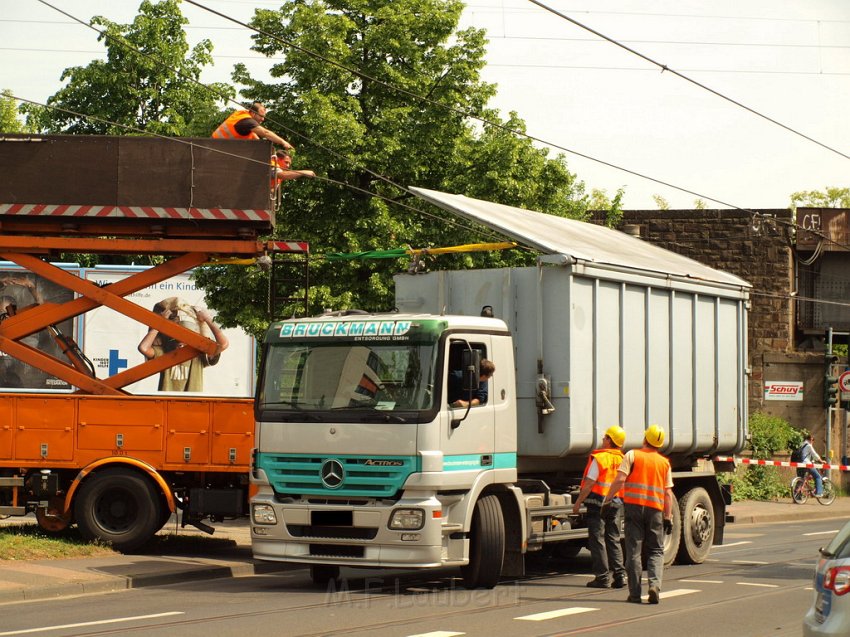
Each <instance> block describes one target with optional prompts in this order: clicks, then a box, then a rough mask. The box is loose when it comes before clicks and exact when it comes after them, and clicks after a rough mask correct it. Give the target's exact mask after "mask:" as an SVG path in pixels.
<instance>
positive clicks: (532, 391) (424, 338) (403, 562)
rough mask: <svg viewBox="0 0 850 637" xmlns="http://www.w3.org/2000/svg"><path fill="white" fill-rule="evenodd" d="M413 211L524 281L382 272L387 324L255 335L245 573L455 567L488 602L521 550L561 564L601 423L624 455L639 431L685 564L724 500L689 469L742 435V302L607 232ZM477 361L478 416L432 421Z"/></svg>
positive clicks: (735, 286)
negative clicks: (389, 303)
mask: <svg viewBox="0 0 850 637" xmlns="http://www.w3.org/2000/svg"><path fill="white" fill-rule="evenodd" d="M417 192H418V193H419V194H420V195H421V196H423V197H425V198H426V199H428V200H430V201H432V202H434V203H436V204H437V205H441V206H442V207H444V208H446V209H448V210H451V211H452V212H454V213H456V214H459V215H462V216H465V217H467V218H471V219H474V220H476V221H479V222H481V223H484V224H485V225H489V226H490V227H492V228H493V229H495V230H497V231H499V232H500V233H502V234H505V235H508V236H510V237H512V238H514V239H515V240H517V241H520V242H521V243H523V244H525V245H527V246H529V247H532V248H534V249H536V250H538V251H539V252H541V253H542V255H541V256H540V257H539V259H538V264H537V266H536V267H526V268H504V269H490V270H469V271H452V272H446V271H444V272H434V273H430V274H405V275H399V276H397V277H396V304H397V309H398V310H399V313H395V314H385V315H378V314H375V315H362V314H357V313H354V314H351V313H344V312H343V313H336V314H329V315H326V316H321V317H317V318H313V319H299V320H291V321H283V322H281V323H277V324H274V325H273V326H272V327H271V329H270V330H269V333H268V337H267V339H266V344H265V352H264V364H263V369H262V372H261V374H262V376H261V378H260V382H259V385H258V391H259V393H258V399H257V403H256V416H257V436H256V444H257V445H258V448H257V452H256V454H255V459H254V465H253V467H252V481H253V482H254V484H255V485H256V486H257V487H258V491H257V494H256V495H255V497H254V498H253V499H252V522H253V523H252V541H253V548H254V554H255V556H256V557H257V558H260V559H265V560H280V561H291V562H300V563H304V564H309V565H311V567H312V573H313V578H314V580H315V581H316V582H317V583H323V582H326V581H327V580H328V579H330V578H333V577H336V576H337V575H338V572H339V571H338V569H339V567H340V566H369V567H400V568H426V567H439V566H459V567H461V569H462V573H463V576H464V582H465V584H466V585H467V586H484V587H490V586H493V585H495V584H496V583H497V582H498V579H499V577H500V575H519V574H521V573H522V572H523V568H524V556H525V554H526V553H528V552H531V551H537V550H542V549H546V550H552V551H554V552H556V553H558V554H559V555H561V556H569V555H574V554H575V553H576V552H577V551H578V550H579V549H580V548H581V546H583V544H584V541H585V539H586V536H587V531H586V527H585V524H584V520H583V518H582V516H581V515H578V516H576V515H573V514H572V510H571V509H572V507H571V503H572V500H573V498H574V497H575V495H576V494H577V491H578V488H579V484H580V480H581V475H582V469H583V467H584V465H585V463H586V460H587V456H588V453H589V452H590V451H591V450H592V449H594V448H596V447H598V446H599V445H600V444H601V441H602V437H603V434H604V431H605V430H606V429H607V428H608V427H609V426H611V425H612V424H619V425H621V426H622V427H623V428H624V429H625V430H626V434H627V436H626V445H625V446H626V447H627V448H633V447H637V446H640V444H641V442H642V435H643V431H644V429H645V428H646V427H647V426H649V425H650V424H653V423H655V424H659V425H661V426H662V427H663V428H664V430H665V431H666V432H667V442H666V443H665V446H664V447H663V449H662V451H663V452H664V453H665V454H666V455H668V456H669V457H670V459H671V462H672V465H673V468H674V482H675V488H674V492H675V495H676V497H677V501H678V505H677V506H676V507H675V511H674V513H675V515H674V528H673V532H672V534H669V535H668V536H667V538H666V542H665V558H666V560H667V562H668V563H669V562H672V561H673V560H674V559H675V558H676V557H678V558H679V560H680V561H682V562H686V563H699V562H702V561H703V560H704V559H705V558H706V556H707V554H708V551H709V550H710V548H711V546H712V544H714V543H720V542H722V536H723V526H724V522H725V506H726V504H727V503H728V500H727V495H728V494H726V493H724V491H723V489H721V487H720V485H719V484H718V481H717V476H716V474H715V472H714V466H713V465H712V463H711V462H709V461H707V459H709V458H710V457H711V456H713V455H715V454H717V453H722V454H730V453H735V452H737V451H740V449H741V448H742V447H743V444H744V439H745V434H746V414H747V407H746V397H747V386H746V385H747V383H746V379H747V377H746V373H747V370H746V361H747V351H746V342H747V340H746V327H747V321H746V310H747V303H748V300H747V299H748V289H749V285H748V284H747V283H746V282H745V281H743V280H741V279H738V278H737V277H734V276H732V275H729V274H726V273H723V272H720V271H717V270H713V269H711V268H708V267H706V266H704V265H701V264H699V263H697V262H695V261H692V260H690V259H686V258H684V257H681V256H679V255H676V254H673V253H670V252H668V251H665V250H663V249H661V248H658V247H657V246H652V245H649V244H646V243H644V242H642V241H640V240H639V239H636V238H634V237H629V236H627V235H624V234H622V233H619V232H616V231H613V230H610V229H607V228H602V227H598V226H593V225H590V224H585V223H581V222H577V221H572V220H567V219H562V218H557V217H553V216H550V215H544V214H541V213H536V212H531V211H526V210H520V209H517V208H510V207H508V206H501V205H497V204H492V203H489V202H483V201H477V200H473V199H469V198H466V197H461V196H457V195H448V194H445V193H436V192H432V191H423V190H417ZM490 316H493V317H497V318H490ZM484 358H486V359H488V360H491V361H492V362H493V363H494V364H495V366H496V372H495V374H494V375H493V377H492V378H491V379H490V380H489V382H488V396H487V399H486V402H484V403H483V404H481V405H478V406H474V407H471V408H468V409H467V408H465V407H464V408H457V407H451V406H450V404H449V400H450V397H449V393H450V391H451V385H452V382H451V381H450V379H451V378H452V377H453V376H454V377H455V378H457V376H458V375H460V376H461V377H463V376H467V377H468V378H467V379H466V382H465V386H466V388H467V391H466V392H465V393H464V397H465V398H468V397H469V396H470V391H471V390H469V388H470V387H473V386H474V383H473V380H474V379H477V376H476V375H475V373H476V372H477V367H478V363H479V362H480V360H481V359H484ZM470 369H471V370H472V371H469V370H470Z"/></svg>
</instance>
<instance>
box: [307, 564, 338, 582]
mask: <svg viewBox="0 0 850 637" xmlns="http://www.w3.org/2000/svg"><path fill="white" fill-rule="evenodd" d="M310 579H311V580H313V585H314V586H318V587H321V588H325V587H327V585H328V584H330V583H331V582H336V581H338V580H339V566H334V565H333V564H314V565H313V566H311V567H310Z"/></svg>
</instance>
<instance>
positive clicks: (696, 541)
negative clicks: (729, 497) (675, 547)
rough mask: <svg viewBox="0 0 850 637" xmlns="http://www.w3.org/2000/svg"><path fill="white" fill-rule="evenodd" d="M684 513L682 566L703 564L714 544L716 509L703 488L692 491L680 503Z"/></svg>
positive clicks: (680, 552)
mask: <svg viewBox="0 0 850 637" xmlns="http://www.w3.org/2000/svg"><path fill="white" fill-rule="evenodd" d="M679 509H680V511H681V513H682V543H681V545H680V546H679V555H678V561H679V563H680V564H702V563H703V562H704V561H705V558H707V557H708V553H709V551H711V546H712V544H714V507H713V506H712V504H711V498H710V497H709V495H708V492H707V491H706V490H705V489H703V488H702V487H696V488H695V489H691V490H690V491H688V492H687V493H685V496H684V497H683V498H682V500H681V501H680V502H679Z"/></svg>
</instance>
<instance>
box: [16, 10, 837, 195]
mask: <svg viewBox="0 0 850 637" xmlns="http://www.w3.org/2000/svg"><path fill="white" fill-rule="evenodd" d="M542 1H543V2H545V4H547V5H548V6H550V7H552V8H553V9H555V10H557V11H559V12H561V13H563V14H566V15H568V16H569V17H571V18H573V19H575V20H578V21H579V22H581V23H583V24H585V25H587V26H589V27H591V28H593V29H595V30H596V31H598V32H600V33H602V34H604V35H606V36H608V37H610V38H612V39H614V40H616V41H618V42H621V43H623V44H625V45H626V46H628V47H630V48H632V49H635V50H637V51H639V52H641V53H643V54H644V55H645V56H647V57H650V58H652V59H653V60H656V61H658V62H661V63H663V64H665V65H666V66H667V67H668V68H670V69H673V70H675V71H678V72H680V73H682V74H683V75H686V76H688V77H689V78H691V79H692V80H694V81H696V82H699V83H701V84H704V85H706V86H708V87H710V88H711V89H713V90H714V91H716V92H718V93H721V94H722V95H724V96H726V97H728V98H730V99H733V100H735V101H737V102H740V103H742V104H744V105H746V106H748V107H749V108H751V109H753V110H755V111H758V112H759V113H761V114H763V115H765V116H767V117H769V118H771V119H774V120H777V121H778V122H780V123H782V124H784V125H785V126H787V127H789V128H791V129H793V130H794V131H797V132H799V133H801V134H803V135H806V136H808V137H810V138H813V139H814V140H816V141H817V142H820V143H821V144H824V145H826V146H828V147H830V148H831V149H834V150H829V149H826V148H823V147H822V146H819V145H818V144H816V143H814V142H812V141H808V140H806V139H803V138H802V137H800V136H798V135H796V134H794V133H792V132H789V131H788V130H785V129H783V128H781V127H780V126H777V125H776V124H773V123H770V122H768V121H766V120H765V119H762V118H760V117H758V116H757V115H754V114H752V113H750V112H747V111H746V110H744V109H743V108H741V107H740V106H735V105H734V104H731V103H729V102H728V101H725V100H724V99H722V98H721V97H718V96H717V95H713V94H711V93H709V92H708V91H706V90H705V89H702V88H699V87H697V86H694V85H693V84H691V83H689V82H687V81H685V80H683V79H680V78H678V77H676V76H675V75H673V74H671V73H662V72H661V71H660V70H659V69H658V68H657V67H655V66H653V65H652V64H650V63H649V62H647V61H645V60H642V59H640V58H638V57H637V56H635V55H634V54H632V53H629V52H627V51H624V50H623V49H621V48H619V47H617V46H615V45H614V44H612V43H610V42H607V41H605V40H603V39H601V38H600V37H598V36H596V35H593V34H591V33H589V32H588V31H586V30H583V29H581V28H580V27H578V26H576V25H573V24H571V23H569V22H568V21H566V20H564V19H562V18H561V17H559V16H557V15H555V14H553V13H551V12H548V11H546V10H545V9H543V8H541V7H539V6H536V5H535V4H533V3H532V2H528V1H526V0H470V2H469V3H468V8H467V10H466V12H465V14H464V17H463V20H462V26H475V27H479V28H484V29H486V30H487V33H488V36H489V39H490V44H489V46H488V56H487V60H488V65H487V67H486V68H485V70H484V79H485V80H487V81H489V82H494V83H496V84H498V87H499V94H498V97H497V98H496V99H495V101H494V103H493V105H494V106H496V107H497V108H499V109H501V110H502V111H503V113H505V114H506V113H507V111H510V110H514V111H517V112H518V113H519V115H520V116H521V117H522V118H523V119H525V121H526V123H527V125H528V132H529V134H531V135H533V136H535V137H538V138H540V139H543V140H546V141H547V142H549V143H551V144H553V145H557V146H561V147H564V148H567V149H569V150H570V151H575V152H578V153H581V154H584V155H587V156H590V157H592V158H594V159H597V160H601V161H603V162H607V163H610V164H614V165H616V166H619V167H622V168H626V169H628V170H631V171H634V172H638V173H641V174H644V175H647V176H649V177H653V178H655V179H657V180H659V181H664V182H668V183H670V184H673V185H675V186H678V187H680V188H684V189H687V190H691V191H695V192H697V193H699V194H700V195H701V196H702V198H703V199H705V200H707V202H708V205H709V206H710V207H726V205H731V206H738V207H744V208H784V207H787V206H788V204H789V195H790V194H791V193H792V192H794V191H798V190H813V189H817V190H822V189H823V188H825V187H826V186H840V187H850V159H848V158H846V157H844V156H842V154H843V155H850V117H848V111H850V1H848V0H805V1H794V2H792V1H789V0H734V1H733V0H713V1H711V2H709V1H702V2H698V1H695V0H643V1H642V2H634V1H627V0H605V1H602V0H542ZM49 2H50V3H51V4H53V5H55V6H57V7H59V8H61V9H63V10H65V11H67V12H68V13H71V14H73V15H75V16H76V17H79V18H84V19H90V18H91V17H92V16H94V15H103V16H105V17H107V18H109V19H111V20H113V21H116V22H122V23H126V22H130V21H132V19H133V17H134V15H135V13H136V10H137V8H138V5H139V0H49ZM0 3H2V7H3V11H2V12H0V56H2V57H0V59H2V64H0V88H7V89H10V90H11V91H12V92H13V93H14V94H16V95H19V96H21V97H24V98H28V99H32V100H36V101H43V100H45V99H46V98H47V97H48V96H50V95H52V94H53V93H54V92H56V91H57V90H58V89H59V88H60V87H61V83H60V81H59V76H60V74H61V72H62V70H63V69H64V68H66V67H69V66H76V65H85V64H87V63H88V62H89V61H91V60H92V59H94V58H95V57H103V53H102V52H103V49H102V47H101V45H100V44H99V43H98V42H97V40H96V34H95V33H94V32H93V31H91V30H90V29H88V28H86V27H84V26H80V25H78V24H76V23H73V22H71V21H69V20H68V18H66V17H64V16H62V15H61V14H59V13H57V12H56V11H54V10H53V9H51V8H49V7H48V6H45V5H44V4H42V3H41V2H38V1H37V0H17V1H15V2H13V1H12V0H0ZM206 4H207V5H208V6H210V7H211V8H213V9H216V10H217V11H221V12H223V13H226V14H229V15H232V16H233V17H235V18H238V19H240V20H243V21H248V20H249V19H250V17H251V15H252V14H253V10H254V8H255V7H262V8H274V7H277V6H280V4H281V3H280V2H269V1H262V0H260V1H257V0H251V1H245V0H207V1H206ZM183 12H184V14H185V15H186V17H187V18H189V20H190V22H191V26H190V28H188V29H187V33H188V37H189V40H190V42H193V43H194V42H196V41H197V40H198V39H200V38H203V37H207V38H209V39H211V40H212V41H213V43H214V44H215V51H214V53H213V54H214V57H215V61H216V64H215V67H213V68H212V69H211V70H210V71H208V72H207V73H206V74H205V76H204V80H206V81H229V77H230V71H231V69H232V67H233V65H234V64H235V63H236V62H244V63H246V64H247V65H248V67H249V69H250V70H251V71H252V73H253V74H254V75H255V76H257V77H263V78H267V77H268V76H267V74H266V71H267V69H268V67H269V61H268V60H266V59H265V58H263V57H262V56H259V55H257V54H254V53H252V52H251V51H249V47H250V44H251V41H250V32H246V30H244V29H242V28H240V27H238V26H235V25H233V24H232V23H229V22H226V21H224V20H223V19H221V18H218V17H216V16H214V15H212V14H209V13H207V12H204V11H202V10H201V9H198V8H196V7H193V6H191V5H188V4H184V5H183ZM835 151H838V152H835ZM567 158H568V162H569V166H570V169H571V170H572V171H573V172H575V173H577V175H578V177H579V178H580V179H582V180H583V181H584V182H585V183H586V185H587V188H588V190H590V189H591V188H599V189H605V190H606V191H607V192H608V193H609V194H612V195H613V193H614V192H615V191H616V190H617V189H618V188H620V187H623V188H624V189H625V191H626V195H625V201H624V203H625V207H626V208H629V209H636V208H655V207H656V205H655V203H654V201H653V199H652V196H653V195H655V194H658V195H661V196H662V197H664V198H665V199H666V200H667V201H668V202H669V203H670V204H671V206H672V207H676V208H690V207H692V206H693V204H694V201H695V199H696V198H697V197H696V196H695V195H692V194H687V193H683V192H680V191H678V190H676V189H673V188H669V187H667V186H663V185H660V184H658V183H654V182H651V181H647V180H645V179H641V178H639V177H637V176H634V175H631V174H628V173H626V172H622V171H619V170H616V169H614V168H610V167H606V166H602V165H600V164H599V163H597V162H594V161H592V160H589V159H585V158H582V157H579V156H577V155H574V154H570V153H567ZM412 185H415V184H412ZM709 199H716V200H719V201H720V202H722V203H715V202H712V201H709Z"/></svg>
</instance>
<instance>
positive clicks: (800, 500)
mask: <svg viewBox="0 0 850 637" xmlns="http://www.w3.org/2000/svg"><path fill="white" fill-rule="evenodd" d="M803 471H804V473H803V475H802V476H799V475H798V476H797V477H796V478H794V479H793V480H791V499H792V500H794V503H795V504H804V503H805V502H806V500H808V499H809V498H811V497H814V498H817V501H818V502H820V503H821V504H822V505H824V506H829V505H830V504H832V503H833V502H835V487H834V486H833V485H832V481H831V480H830V479H829V478H827V477H826V476H825V475H823V473H822V472H821V478H822V480H823V495H821V496H820V497H817V496H816V495H815V481H814V479H813V478H812V474H810V473H809V472H808V471H806V470H805V469H804V470H803Z"/></svg>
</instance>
